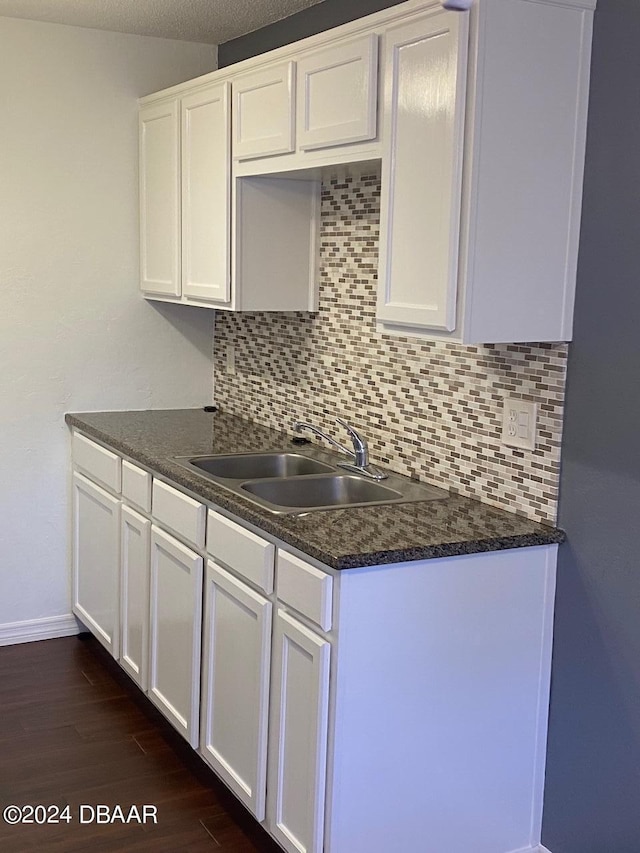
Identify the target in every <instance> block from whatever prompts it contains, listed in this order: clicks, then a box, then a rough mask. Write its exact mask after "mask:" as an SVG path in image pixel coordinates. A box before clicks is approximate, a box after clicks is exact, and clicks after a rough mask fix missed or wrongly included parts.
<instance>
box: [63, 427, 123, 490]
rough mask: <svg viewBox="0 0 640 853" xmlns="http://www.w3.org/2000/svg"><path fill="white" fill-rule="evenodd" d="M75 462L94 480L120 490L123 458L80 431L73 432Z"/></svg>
mask: <svg viewBox="0 0 640 853" xmlns="http://www.w3.org/2000/svg"><path fill="white" fill-rule="evenodd" d="M72 454H73V464H74V465H75V467H76V468H78V469H79V470H80V471H83V472H84V473H85V474H88V475H89V477H90V478H91V479H92V480H96V481H97V482H98V483H101V484H102V485H104V486H106V487H107V488H108V489H111V491H112V492H117V493H119V492H120V485H121V477H122V473H121V459H120V457H119V456H118V455H117V453H112V452H111V450H107V448H106V447H101V446H100V445H99V444H96V443H95V442H93V441H90V440H89V439H88V438H85V437H84V436H83V435H80V433H77V432H74V433H73V442H72Z"/></svg>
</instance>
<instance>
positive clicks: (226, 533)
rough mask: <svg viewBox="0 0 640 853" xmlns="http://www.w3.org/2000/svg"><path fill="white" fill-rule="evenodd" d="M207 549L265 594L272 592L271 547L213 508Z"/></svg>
mask: <svg viewBox="0 0 640 853" xmlns="http://www.w3.org/2000/svg"><path fill="white" fill-rule="evenodd" d="M207 551H208V552H209V554H211V556H212V557H215V558H216V560H219V561H220V562H221V563H224V564H225V566H228V567H229V568H231V569H233V570H234V571H235V572H237V573H238V574H239V575H241V576H242V577H243V578H245V579H246V580H248V581H250V582H251V583H252V584H255V586H257V587H259V588H260V589H261V590H263V591H264V592H266V593H267V595H269V593H271V592H273V563H274V557H275V548H274V546H273V545H272V544H271V543H270V542H267V541H266V540H265V539H262V538H261V537H260V536H256V535H255V533H252V532H251V531H250V530H245V528H244V527H241V526H240V525H239V524H236V523H235V522H233V521H230V520H229V519H228V518H225V517H224V516H223V515H220V513H217V512H214V511H213V510H209V521H208V524H207Z"/></svg>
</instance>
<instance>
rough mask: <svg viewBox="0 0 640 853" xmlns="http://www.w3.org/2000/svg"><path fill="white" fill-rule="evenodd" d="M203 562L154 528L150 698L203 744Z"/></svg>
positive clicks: (185, 733) (192, 740)
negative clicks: (200, 736)
mask: <svg viewBox="0 0 640 853" xmlns="http://www.w3.org/2000/svg"><path fill="white" fill-rule="evenodd" d="M202 563H203V560H202V557H200V556H198V554H196V553H195V552H194V551H192V550H191V549H190V548H187V547H186V546H185V545H182V544H181V543H180V542H178V540H177V539H174V538H173V537H172V536H169V535H168V534H167V533H165V532H164V531H163V530H160V529H159V528H158V527H155V526H153V527H152V528H151V616H150V619H151V621H150V656H149V657H150V664H149V696H150V698H151V699H152V701H153V702H154V703H155V704H156V705H157V706H158V708H160V710H161V711H162V713H163V714H164V715H165V717H166V718H167V719H168V720H169V721H170V722H171V723H173V725H174V726H175V727H176V729H177V730H178V731H179V732H180V734H182V735H183V736H184V737H185V738H186V739H187V740H188V741H189V743H190V744H191V746H193V747H196V746H197V745H198V715H199V709H200V631H201V628H202Z"/></svg>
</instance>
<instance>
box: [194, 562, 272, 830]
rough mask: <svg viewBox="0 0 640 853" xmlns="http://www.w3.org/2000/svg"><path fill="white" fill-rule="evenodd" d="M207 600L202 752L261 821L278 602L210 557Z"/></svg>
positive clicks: (262, 817)
mask: <svg viewBox="0 0 640 853" xmlns="http://www.w3.org/2000/svg"><path fill="white" fill-rule="evenodd" d="M205 606H206V616H205V629H204V648H205V664H204V668H203V717H202V736H201V750H202V754H203V755H204V757H205V758H206V760H207V761H208V762H209V763H210V764H211V766H212V767H213V768H214V770H216V771H217V773H218V774H219V775H220V776H221V777H222V778H223V779H224V781H225V782H226V783H227V785H228V786H229V787H230V788H231V790H232V791H233V792H234V793H235V794H236V796H237V797H238V798H239V799H240V800H241V801H242V802H243V803H244V805H245V806H246V807H247V808H248V809H249V811H250V812H251V813H252V814H253V815H254V817H255V818H256V819H257V820H259V821H262V820H264V815H265V796H266V773H267V722H268V712H269V672H270V661H271V611H272V604H271V602H270V601H267V599H266V598H263V596H261V595H259V594H258V593H257V592H254V591H253V590H252V589H250V588H249V587H248V586H247V585H246V584H244V583H242V581H239V580H237V579H236V578H235V577H233V575H231V574H230V573H229V572H226V571H225V570H224V569H222V568H221V567H220V566H218V565H216V564H215V563H214V562H213V561H209V562H208V563H207V580H206V586H205Z"/></svg>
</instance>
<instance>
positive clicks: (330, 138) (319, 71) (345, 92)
mask: <svg viewBox="0 0 640 853" xmlns="http://www.w3.org/2000/svg"><path fill="white" fill-rule="evenodd" d="M297 90H298V91H297V110H296V114H297V121H298V129H297V143H298V148H300V150H302V151H309V150H311V149H314V148H327V147H329V146H331V145H345V144H347V143H349V142H360V141H362V140H365V139H373V138H374V137H375V135H376V132H377V94H378V36H377V35H375V34H374V33H371V34H370V35H367V36H362V37H361V38H357V39H353V40H352V41H349V42H346V43H344V44H339V45H337V46H336V47H330V48H325V49H324V50H319V51H317V52H315V53H313V54H311V55H309V56H303V57H302V59H300V60H299V61H298V71H297Z"/></svg>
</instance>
